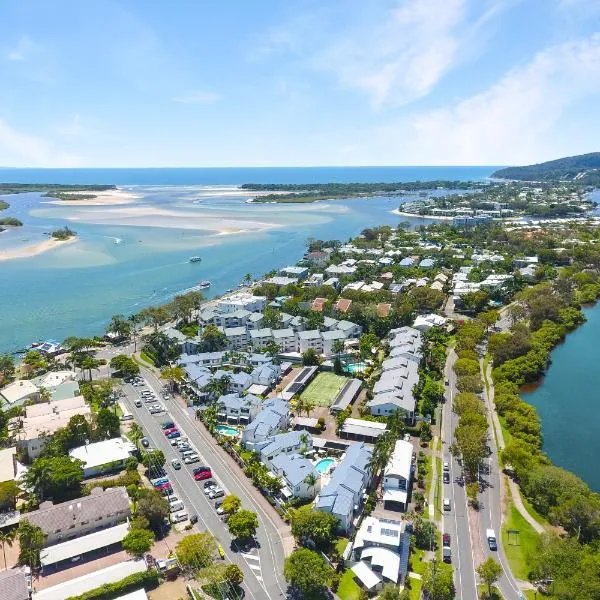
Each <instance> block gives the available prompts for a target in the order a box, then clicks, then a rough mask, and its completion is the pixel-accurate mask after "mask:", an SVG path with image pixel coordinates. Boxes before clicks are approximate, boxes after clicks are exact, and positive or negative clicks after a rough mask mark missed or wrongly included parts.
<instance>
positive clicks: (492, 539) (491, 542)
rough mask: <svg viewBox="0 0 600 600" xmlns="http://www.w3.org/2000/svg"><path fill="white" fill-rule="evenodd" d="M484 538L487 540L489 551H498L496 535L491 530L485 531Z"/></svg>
mask: <svg viewBox="0 0 600 600" xmlns="http://www.w3.org/2000/svg"><path fill="white" fill-rule="evenodd" d="M485 537H486V538H487V543H488V546H489V548H490V550H493V551H495V550H498V543H497V542H496V533H495V531H494V530H493V529H486V530H485Z"/></svg>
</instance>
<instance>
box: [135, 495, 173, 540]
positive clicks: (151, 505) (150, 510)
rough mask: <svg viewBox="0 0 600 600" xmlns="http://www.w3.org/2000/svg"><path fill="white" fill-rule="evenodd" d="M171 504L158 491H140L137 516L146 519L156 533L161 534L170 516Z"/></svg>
mask: <svg viewBox="0 0 600 600" xmlns="http://www.w3.org/2000/svg"><path fill="white" fill-rule="evenodd" d="M170 512H171V511H170V509H169V503H168V502H167V501H166V500H165V499H164V498H163V497H162V496H161V494H160V492H158V491H156V490H149V489H144V490H142V491H140V497H139V499H138V501H137V510H136V514H137V515H140V516H142V517H146V519H148V522H149V523H150V527H151V528H152V531H154V533H159V532H160V530H161V528H162V526H163V524H164V522H165V520H166V519H168V518H169V514H170Z"/></svg>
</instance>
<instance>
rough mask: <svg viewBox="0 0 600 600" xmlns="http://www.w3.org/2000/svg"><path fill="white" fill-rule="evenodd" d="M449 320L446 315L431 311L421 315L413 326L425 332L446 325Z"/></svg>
mask: <svg viewBox="0 0 600 600" xmlns="http://www.w3.org/2000/svg"><path fill="white" fill-rule="evenodd" d="M447 322H448V319H446V317H442V316H440V315H436V314H435V313H430V314H428V315H419V316H418V317H417V318H416V319H415V322H414V323H413V324H412V326H413V327H414V328H415V329H418V330H419V331H422V332H425V331H429V330H430V329H431V328H433V327H444V326H445V325H446V323H447Z"/></svg>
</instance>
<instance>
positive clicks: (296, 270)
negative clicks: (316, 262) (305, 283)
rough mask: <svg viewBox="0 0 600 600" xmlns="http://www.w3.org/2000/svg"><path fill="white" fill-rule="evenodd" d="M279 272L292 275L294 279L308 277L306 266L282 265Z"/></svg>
mask: <svg viewBox="0 0 600 600" xmlns="http://www.w3.org/2000/svg"><path fill="white" fill-rule="evenodd" d="M279 272H280V273H281V274H282V275H286V276H288V277H294V278H295V279H306V278H307V277H308V269H307V268H306V267H298V266H291V267H283V268H282V269H279Z"/></svg>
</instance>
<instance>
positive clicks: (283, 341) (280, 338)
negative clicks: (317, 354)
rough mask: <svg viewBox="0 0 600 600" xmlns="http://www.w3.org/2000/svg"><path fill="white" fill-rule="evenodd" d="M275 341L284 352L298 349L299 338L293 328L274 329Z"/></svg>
mask: <svg viewBox="0 0 600 600" xmlns="http://www.w3.org/2000/svg"><path fill="white" fill-rule="evenodd" d="M272 334H273V341H274V342H275V343H276V344H277V346H279V351H280V352H281V353H282V354H286V353H288V352H297V351H298V339H297V337H296V333H295V332H294V330H293V329H290V328H286V329H273V331H272Z"/></svg>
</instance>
